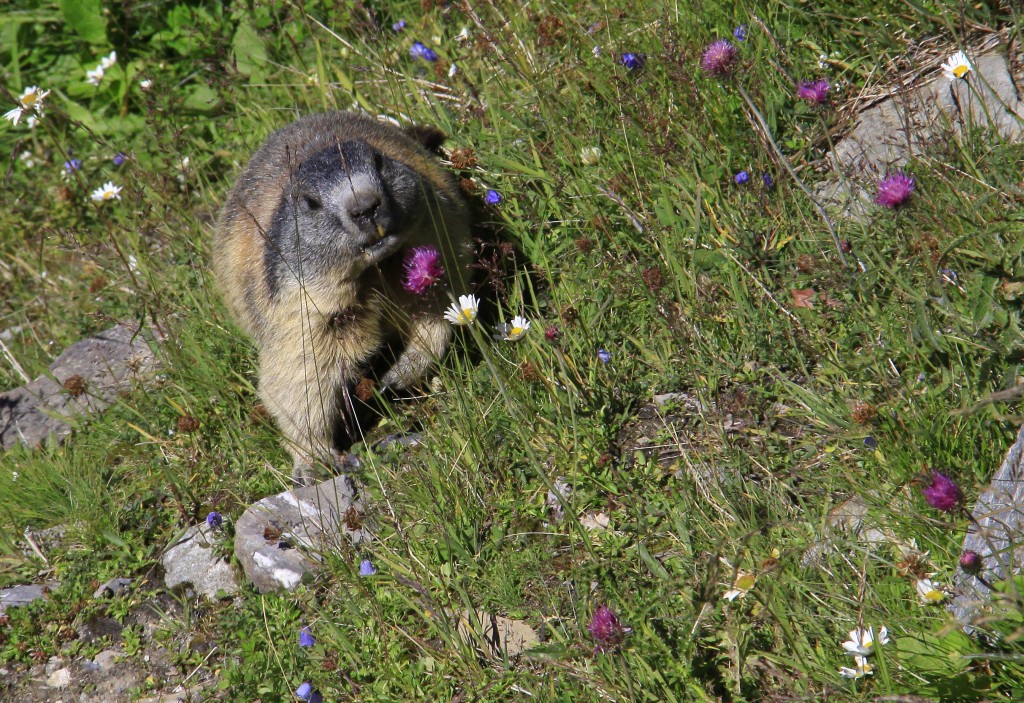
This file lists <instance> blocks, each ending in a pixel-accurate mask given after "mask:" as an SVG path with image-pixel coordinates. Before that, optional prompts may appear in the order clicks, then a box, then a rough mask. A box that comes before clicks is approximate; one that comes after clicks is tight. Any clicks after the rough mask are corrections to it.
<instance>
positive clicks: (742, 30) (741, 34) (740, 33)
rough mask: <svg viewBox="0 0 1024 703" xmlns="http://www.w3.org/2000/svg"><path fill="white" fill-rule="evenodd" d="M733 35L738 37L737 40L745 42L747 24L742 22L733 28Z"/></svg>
mask: <svg viewBox="0 0 1024 703" xmlns="http://www.w3.org/2000/svg"><path fill="white" fill-rule="evenodd" d="M732 35H733V36H734V37H736V41H738V42H744V41H746V40H747V25H746V24H741V25H740V26H739V27H737V28H736V29H734V30H732Z"/></svg>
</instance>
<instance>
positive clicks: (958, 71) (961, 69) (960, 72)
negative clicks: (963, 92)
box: [953, 64, 971, 78]
mask: <svg viewBox="0 0 1024 703" xmlns="http://www.w3.org/2000/svg"><path fill="white" fill-rule="evenodd" d="M970 70H971V67H970V66H968V65H967V64H960V65H959V66H957V67H956V68H954V69H953V75H954V76H956V77H957V78H963V77H964V76H966V75H967V72H968V71H970Z"/></svg>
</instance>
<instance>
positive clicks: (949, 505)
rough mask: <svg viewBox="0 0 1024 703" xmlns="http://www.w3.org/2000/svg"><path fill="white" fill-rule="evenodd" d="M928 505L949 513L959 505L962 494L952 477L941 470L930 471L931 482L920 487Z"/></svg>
mask: <svg viewBox="0 0 1024 703" xmlns="http://www.w3.org/2000/svg"><path fill="white" fill-rule="evenodd" d="M921 493H923V494H924V499H925V500H926V501H927V502H928V505H930V506H932V507H933V508H935V509H936V510H941V511H942V512H944V513H951V512H953V511H954V510H956V508H957V506H958V505H960V499H961V498H962V497H963V494H961V493H960V489H959V488H958V487H957V485H956V484H955V483H953V481H952V479H950V478H949V476H947V475H946V474H944V473H942V472H941V471H933V472H932V482H931V484H930V485H928V486H925V487H924V488H922V489H921Z"/></svg>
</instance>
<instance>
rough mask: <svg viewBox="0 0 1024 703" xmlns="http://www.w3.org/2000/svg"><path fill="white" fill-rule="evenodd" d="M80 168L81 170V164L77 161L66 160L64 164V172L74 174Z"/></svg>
mask: <svg viewBox="0 0 1024 703" xmlns="http://www.w3.org/2000/svg"><path fill="white" fill-rule="evenodd" d="M80 168H82V162H81V161H79V160H78V159H68V160H67V161H65V162H64V170H65V171H66V172H68V173H74V172H75V171H77V170H78V169H80Z"/></svg>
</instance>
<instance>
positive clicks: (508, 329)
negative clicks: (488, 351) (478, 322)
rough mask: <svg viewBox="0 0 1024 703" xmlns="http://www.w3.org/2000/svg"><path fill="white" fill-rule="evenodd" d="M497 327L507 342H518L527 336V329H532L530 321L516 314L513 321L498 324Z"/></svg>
mask: <svg viewBox="0 0 1024 703" xmlns="http://www.w3.org/2000/svg"><path fill="white" fill-rule="evenodd" d="M497 329H498V334H500V335H501V338H502V339H504V340H505V341H506V342H516V341H519V340H520V339H522V338H523V337H525V336H526V332H527V330H529V329H530V321H529V320H527V319H526V318H525V317H523V316H522V315H516V316H515V317H513V318H512V321H511V322H506V323H505V324H503V325H498V327H497Z"/></svg>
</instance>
